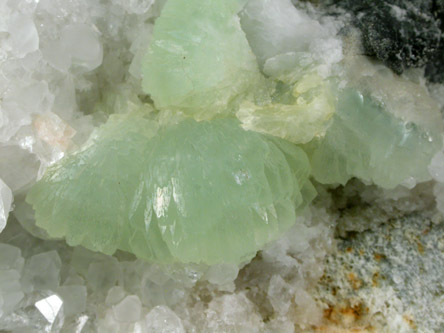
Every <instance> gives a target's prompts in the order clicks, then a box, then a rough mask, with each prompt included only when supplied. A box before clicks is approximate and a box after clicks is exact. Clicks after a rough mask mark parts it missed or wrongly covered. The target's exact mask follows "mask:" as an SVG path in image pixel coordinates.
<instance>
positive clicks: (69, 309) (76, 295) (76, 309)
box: [56, 286, 87, 317]
mask: <svg viewBox="0 0 444 333" xmlns="http://www.w3.org/2000/svg"><path fill="white" fill-rule="evenodd" d="M56 292H57V295H58V296H60V298H61V299H62V301H63V314H64V315H65V316H66V317H70V316H73V315H76V314H79V313H82V312H84V311H85V310H86V296H87V292H86V287H85V286H61V287H59V288H57V290H56Z"/></svg>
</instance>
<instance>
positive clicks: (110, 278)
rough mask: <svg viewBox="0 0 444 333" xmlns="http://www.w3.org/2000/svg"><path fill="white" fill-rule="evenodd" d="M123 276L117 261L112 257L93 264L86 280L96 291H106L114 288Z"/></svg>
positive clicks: (89, 268)
mask: <svg viewBox="0 0 444 333" xmlns="http://www.w3.org/2000/svg"><path fill="white" fill-rule="evenodd" d="M120 274H121V268H120V267H119V265H118V263H117V260H116V259H115V258H112V257H110V258H109V259H107V260H104V261H102V262H94V263H91V264H90V265H89V267H88V273H87V275H86V278H87V279H88V282H89V284H90V286H91V287H92V288H93V290H95V291H106V290H108V289H109V288H111V287H113V286H114V285H115V284H116V282H117V280H118V278H119V276H120Z"/></svg>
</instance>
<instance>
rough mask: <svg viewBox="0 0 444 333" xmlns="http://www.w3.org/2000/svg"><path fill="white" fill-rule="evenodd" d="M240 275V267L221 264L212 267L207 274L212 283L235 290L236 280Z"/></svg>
mask: <svg viewBox="0 0 444 333" xmlns="http://www.w3.org/2000/svg"><path fill="white" fill-rule="evenodd" d="M238 274H239V267H238V266H236V265H233V264H219V265H214V266H211V267H210V268H209V269H208V271H207V272H206V274H205V278H206V279H208V281H209V282H210V283H213V284H216V285H219V286H220V287H225V288H224V289H227V290H231V291H233V290H234V280H235V279H236V277H237V275H238Z"/></svg>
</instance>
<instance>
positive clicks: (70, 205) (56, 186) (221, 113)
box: [27, 0, 442, 265]
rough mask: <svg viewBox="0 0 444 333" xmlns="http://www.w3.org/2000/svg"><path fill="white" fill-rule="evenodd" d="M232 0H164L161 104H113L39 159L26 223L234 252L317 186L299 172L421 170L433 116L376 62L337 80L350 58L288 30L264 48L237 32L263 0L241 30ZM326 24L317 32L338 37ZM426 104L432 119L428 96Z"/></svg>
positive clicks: (258, 238)
mask: <svg viewBox="0 0 444 333" xmlns="http://www.w3.org/2000/svg"><path fill="white" fill-rule="evenodd" d="M243 4H244V3H242V2H240V1H239V0H232V1H231V0H230V1H223V2H221V1H204V2H202V1H186V2H184V1H181V0H169V1H167V3H166V4H165V6H164V7H163V10H162V13H161V15H160V17H159V18H158V19H157V20H156V24H155V25H154V31H153V37H152V40H151V43H150V45H149V48H148V51H147V53H146V55H145V56H144V57H143V60H142V74H143V81H142V85H143V89H144V91H145V92H146V93H147V94H149V96H150V97H151V99H152V100H153V102H154V106H155V108H156V109H157V110H159V111H157V113H158V114H156V115H152V116H151V118H152V119H148V118H149V117H150V112H149V110H147V109H146V108H145V109H144V110H141V111H139V112H135V113H130V114H128V115H125V116H111V117H110V119H109V120H108V122H107V123H106V124H105V125H103V126H102V127H100V128H99V129H98V130H97V131H96V132H95V133H94V134H93V135H92V138H91V139H90V140H89V141H88V142H87V143H86V144H85V145H84V147H83V148H81V149H80V150H79V151H77V152H75V153H73V154H71V155H69V156H67V157H65V158H63V159H61V160H60V161H59V162H57V163H56V164H54V165H52V166H51V167H49V168H48V170H47V171H46V173H45V175H44V176H43V178H42V179H41V180H40V181H39V182H38V183H37V184H36V185H35V186H34V187H33V188H32V189H31V191H30V192H29V194H28V196H27V202H28V203H30V204H31V205H32V206H33V208H34V210H35V212H36V213H35V216H36V224H37V226H39V227H41V228H43V229H45V230H46V231H47V232H48V234H49V235H50V236H52V237H65V238H66V240H67V242H68V244H70V245H72V246H75V245H83V246H85V247H87V248H89V249H91V250H95V251H101V252H104V253H107V254H112V253H114V252H115V251H116V250H117V249H120V250H125V251H129V252H132V253H134V254H135V255H136V256H137V257H139V258H143V259H147V260H154V261H158V262H169V261H179V262H184V263H188V262H193V263H206V264H210V265H211V264H217V263H236V264H238V263H241V262H247V261H248V260H250V259H251V258H252V257H254V256H255V253H256V252H257V251H258V250H260V249H261V248H262V247H263V246H264V245H265V244H267V243H268V242H270V241H272V240H274V239H276V238H277V237H278V236H279V235H280V234H282V232H284V231H285V230H287V229H288V228H289V227H290V226H291V225H292V224H293V223H294V221H295V218H296V215H297V214H299V213H300V212H301V210H302V208H304V207H305V206H306V205H307V203H309V202H310V201H311V200H312V199H313V197H314V196H315V190H314V188H313V186H312V185H311V183H310V181H309V180H308V177H309V176H310V175H312V176H313V177H314V179H315V180H316V181H318V182H320V183H323V184H338V183H340V184H345V183H346V182H347V181H348V180H349V179H350V178H352V177H357V178H359V179H362V180H364V181H367V182H371V183H374V184H377V185H379V186H381V187H385V188H394V187H396V186H397V185H399V184H403V183H404V184H408V185H410V186H411V185H412V184H413V185H414V184H415V183H416V182H422V181H426V180H429V179H430V175H429V173H428V169H427V167H428V165H429V164H430V161H431V159H432V157H433V156H434V155H435V154H436V153H437V152H438V151H439V149H440V148H441V141H442V140H441V132H442V129H441V126H440V125H438V124H441V123H440V122H435V121H432V123H431V124H423V123H421V122H415V119H414V116H413V115H412V114H415V113H416V112H419V110H417V109H416V108H414V109H413V110H399V112H397V111H398V110H396V106H395V107H394V109H391V108H390V107H391V105H390V102H391V99H393V98H392V95H389V96H384V95H383V94H380V95H379V97H380V99H379V100H378V99H376V98H375V97H373V96H372V93H377V91H375V90H377V87H375V85H376V84H377V83H378V79H379V77H378V75H383V74H380V73H379V72H378V71H377V70H375V72H376V73H370V75H372V76H374V77H375V78H366V77H365V76H368V75H369V74H368V73H359V71H355V72H354V75H356V74H357V75H361V76H363V78H361V77H353V78H352V80H349V81H348V82H347V83H346V84H345V85H341V83H340V82H339V81H340V80H345V79H346V78H347V75H348V73H347V71H345V74H342V76H343V77H341V74H340V73H338V72H339V68H341V67H344V66H347V65H348V64H347V60H348V59H347V58H345V60H346V61H344V62H343V63H337V66H338V68H337V69H335V68H333V69H331V68H330V69H329V68H325V67H326V66H327V67H328V65H327V60H325V59H322V58H321V59H315V60H313V61H312V62H311V63H310V62H307V61H304V57H307V55H306V53H307V52H308V51H307V50H304V49H302V50H301V51H298V52H294V51H293V52H285V51H287V50H286V48H288V44H287V43H288V41H283V42H282V43H281V44H280V45H278V47H277V48H274V52H273V53H272V54H269V52H267V51H268V50H267V49H264V48H263V47H264V45H263V42H262V41H261V40H259V39H258V38H257V36H255V34H254V33H252V34H251V35H250V39H249V40H247V38H248V37H249V35H248V32H252V31H254V24H255V17H254V14H255V13H259V14H258V16H259V18H260V17H261V15H263V14H262V13H261V11H260V9H261V6H264V2H263V1H251V2H250V3H249V4H248V5H247V6H246V8H245V13H243V15H242V20H243V22H242V23H243V25H242V26H245V29H246V32H244V31H243V30H242V26H241V23H240V19H239V17H238V15H237V14H238V12H239V11H240V10H241V9H242V7H241V5H243ZM297 15H300V14H299V13H297ZM256 19H257V18H256ZM305 20H306V21H308V22H310V23H311V24H314V23H312V22H311V19H310V18H308V17H305ZM267 24H268V25H273V24H277V22H276V21H274V20H268V21H267V20H264V22H262V25H264V26H265V27H264V28H265V29H266V28H268V27H266V25H267ZM282 38H285V36H283V37H282ZM332 38H333V37H330V36H328V34H327V33H325V34H320V36H319V39H321V41H320V43H325V44H327V45H330V44H331V45H334V46H337V45H340V43H339V42H337V41H336V42H333V41H332V40H331V39H332ZM249 42H250V43H251V45H252V47H250V44H249ZM259 43H260V44H261V45H257V44H259ZM311 43H313V42H311ZM279 46H280V47H281V48H282V50H280V49H279ZM270 47H271V46H270ZM306 47H308V48H309V46H306ZM252 48H254V49H257V50H258V51H257V52H258V54H259V56H258V59H260V60H262V61H263V60H264V59H265V62H264V63H263V68H264V73H261V72H260V70H259V64H258V61H257V60H256V58H255V56H254V53H253V51H252ZM281 51H282V52H285V53H280V52H281ZM304 51H305V52H304ZM275 53H277V54H275ZM335 61H336V62H337V59H334V60H331V61H330V62H331V63H335ZM352 61H356V62H359V59H358V60H355V59H352V60H350V62H352ZM362 62H363V63H364V64H363V65H364V66H365V62H364V61H362ZM355 66H358V65H355ZM267 74H268V75H267ZM384 80H386V81H390V80H392V81H395V78H390V76H389V75H388V74H386V75H385V77H384ZM361 81H363V82H361ZM372 81H374V82H372ZM403 84H404V85H406V83H404V82H403V80H400V85H403ZM395 92H396V89H395ZM425 103H429V104H432V102H430V101H427V100H426V101H425ZM421 111H422V110H421ZM164 112H169V113H168V115H167V116H163V113H164ZM426 112H429V113H431V117H432V118H431V119H432V120H435V119H439V111H438V108H437V107H436V108H435V109H433V108H429V110H426ZM151 113H154V111H152V112H151ZM176 114H178V115H176ZM236 115H237V116H238V118H239V120H240V122H239V121H237V120H236ZM167 117H170V118H171V119H168V118H167ZM188 117H190V118H188ZM159 118H161V119H162V120H160V119H159ZM174 119H176V120H174ZM173 122H177V123H175V124H171V123H173ZM281 123H284V124H285V125H283V126H280V124H281ZM241 125H242V126H243V127H244V128H245V129H242V128H241ZM427 125H429V126H427ZM266 134H268V135H266ZM273 136H275V137H274V138H273ZM296 144H304V145H303V146H301V147H302V148H301V147H299V146H297V145H296ZM304 151H306V152H307V153H308V154H309V156H310V162H309V160H308V157H307V155H306V153H305V152H304ZM310 164H311V167H312V169H313V172H312V171H311V168H310Z"/></svg>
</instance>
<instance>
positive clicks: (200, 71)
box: [142, 0, 260, 119]
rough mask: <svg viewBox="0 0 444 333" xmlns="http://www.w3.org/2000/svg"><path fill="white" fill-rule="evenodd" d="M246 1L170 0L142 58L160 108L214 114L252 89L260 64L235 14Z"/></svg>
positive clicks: (149, 87) (149, 88) (146, 85)
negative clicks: (258, 64)
mask: <svg viewBox="0 0 444 333" xmlns="http://www.w3.org/2000/svg"><path fill="white" fill-rule="evenodd" d="M244 3H245V2H244V1H241V0H227V1H199V0H190V1H182V0H170V1H168V2H167V3H166V5H165V7H164V8H163V10H162V14H161V16H160V17H159V18H158V19H157V21H156V24H155V27H154V32H153V37H152V38H153V40H152V41H151V44H150V47H149V50H148V53H147V54H146V55H145V57H144V59H143V61H142V74H143V89H144V91H145V92H147V93H149V94H150V95H151V98H152V99H153V100H154V103H155V105H156V107H157V108H159V109H179V110H181V111H183V112H184V113H186V114H190V115H193V116H194V117H196V118H197V119H211V118H212V117H214V116H215V115H216V114H218V113H226V112H227V111H228V110H229V106H230V105H231V104H232V103H233V102H235V99H236V98H238V97H241V96H243V95H245V93H246V92H247V91H248V90H251V89H253V90H254V87H255V83H257V82H258V81H259V80H260V74H259V69H258V66H257V63H256V58H255V56H254V54H253V52H252V51H251V49H250V46H249V45H248V42H247V39H246V37H245V34H244V32H243V31H242V29H241V26H240V23H239V17H238V16H237V13H238V12H239V11H240V9H241V8H242V4H244Z"/></svg>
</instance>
